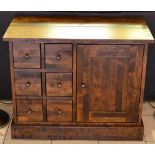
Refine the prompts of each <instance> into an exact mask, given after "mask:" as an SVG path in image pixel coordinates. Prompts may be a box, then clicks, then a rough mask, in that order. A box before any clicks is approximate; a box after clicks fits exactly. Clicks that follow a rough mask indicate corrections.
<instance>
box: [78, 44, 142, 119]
mask: <svg viewBox="0 0 155 155" xmlns="http://www.w3.org/2000/svg"><path fill="white" fill-rule="evenodd" d="M142 56H143V45H78V48H77V121H78V122H136V121H137V120H138V106H139V95H140V83H141V72H142Z"/></svg>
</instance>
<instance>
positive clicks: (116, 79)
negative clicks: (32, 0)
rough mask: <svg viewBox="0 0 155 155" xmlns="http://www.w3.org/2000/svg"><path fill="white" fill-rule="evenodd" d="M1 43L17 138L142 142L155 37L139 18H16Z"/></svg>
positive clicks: (13, 131)
mask: <svg viewBox="0 0 155 155" xmlns="http://www.w3.org/2000/svg"><path fill="white" fill-rule="evenodd" d="M133 23H134V24H133ZM3 38H4V40H7V41H9V50H10V51H9V52H10V71H11V81H12V96H13V107H14V119H13V122H12V137H13V138H26V139H27V138H32V139H85V140H89V139H97V140H98V139H100V140H141V139H143V132H144V128H143V123H142V120H141V111H142V104H143V94H144V85H145V72H146V71H145V70H146V61H147V47H148V43H151V42H153V40H154V39H153V37H152V35H151V33H150V31H149V29H148V27H147V25H146V24H145V22H144V20H143V19H142V18H131V17H129V18H105V17H104V18H102V17H75V18H73V17H65V18H64V17H59V18H58V17H16V18H14V19H13V21H12V23H11V25H10V26H9V28H8V30H7V31H6V33H5V35H4V37H3Z"/></svg>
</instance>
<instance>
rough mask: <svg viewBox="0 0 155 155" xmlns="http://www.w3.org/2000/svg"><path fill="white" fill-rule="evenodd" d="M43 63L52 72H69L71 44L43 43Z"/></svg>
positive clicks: (70, 67) (70, 69)
mask: <svg viewBox="0 0 155 155" xmlns="http://www.w3.org/2000/svg"><path fill="white" fill-rule="evenodd" d="M45 63H46V68H47V69H50V70H51V71H53V72H71V71H72V44H45Z"/></svg>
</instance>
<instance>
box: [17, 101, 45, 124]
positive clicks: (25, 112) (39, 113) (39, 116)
mask: <svg viewBox="0 0 155 155" xmlns="http://www.w3.org/2000/svg"><path fill="white" fill-rule="evenodd" d="M16 104H17V119H18V121H19V122H41V121H43V108H42V100H16Z"/></svg>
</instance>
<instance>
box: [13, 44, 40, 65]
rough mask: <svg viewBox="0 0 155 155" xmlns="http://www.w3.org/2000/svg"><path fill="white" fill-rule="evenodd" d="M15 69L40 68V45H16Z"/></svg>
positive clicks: (14, 53)
mask: <svg viewBox="0 0 155 155" xmlns="http://www.w3.org/2000/svg"><path fill="white" fill-rule="evenodd" d="M13 56H14V67H15V68H40V44H32V43H14V44H13Z"/></svg>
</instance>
